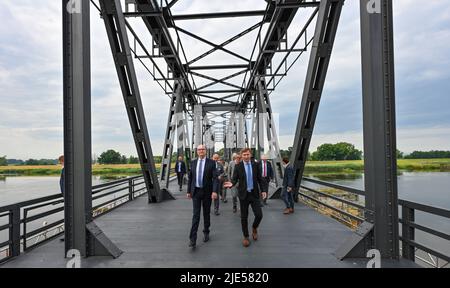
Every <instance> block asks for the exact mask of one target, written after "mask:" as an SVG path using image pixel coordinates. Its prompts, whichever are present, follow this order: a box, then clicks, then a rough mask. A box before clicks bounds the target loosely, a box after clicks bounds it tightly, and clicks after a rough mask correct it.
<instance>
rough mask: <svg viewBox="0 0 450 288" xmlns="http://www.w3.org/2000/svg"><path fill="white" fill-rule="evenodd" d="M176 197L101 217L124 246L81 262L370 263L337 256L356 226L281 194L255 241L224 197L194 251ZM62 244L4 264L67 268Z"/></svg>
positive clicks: (187, 206) (184, 209) (181, 201)
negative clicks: (292, 203)
mask: <svg viewBox="0 0 450 288" xmlns="http://www.w3.org/2000/svg"><path fill="white" fill-rule="evenodd" d="M175 196H176V197H177V200H176V201H167V202H164V203H163V204H156V205H153V204H151V205H148V204H147V201H146V200H147V199H146V198H145V197H142V198H140V199H136V200H135V201H133V202H130V203H128V204H126V205H124V206H123V207H121V208H119V209H117V210H115V211H112V212H111V213H109V214H106V215H104V216H102V217H100V218H98V219H97V220H96V223H97V224H98V226H99V227H100V228H101V229H102V230H103V231H104V232H105V234H106V235H107V236H108V237H110V239H111V240H112V241H113V242H114V243H115V244H116V245H117V246H118V247H119V248H120V249H121V250H123V251H124V253H123V254H122V255H121V256H120V257H119V258H118V259H115V260H114V259H112V258H110V257H91V258H88V259H83V262H82V267H170V268H172V267H173V268H176V267H184V268H206V267H207V268H221V267H233V268H246V267H258V268H264V267H271V268H280V267H341V268H345V267H355V268H356V267H365V263H366V260H345V261H339V260H337V259H336V258H335V257H334V256H333V255H332V253H333V252H334V251H335V250H336V249H337V248H338V247H339V246H340V244H342V243H343V242H344V241H345V240H346V239H347V238H348V236H350V234H351V233H352V232H351V231H350V230H349V229H347V228H346V227H345V226H344V225H342V224H340V223H338V222H337V221H335V220H333V219H330V218H328V217H326V216H323V215H320V214H319V213H317V212H316V211H314V210H313V209H311V208H309V207H306V206H304V205H300V204H299V205H298V207H297V209H296V213H295V214H293V215H290V216H285V215H283V214H282V209H283V203H282V201H280V200H269V205H268V206H266V207H265V208H263V213H264V219H263V221H262V224H261V227H260V231H259V232H260V240H258V241H257V242H252V245H251V246H250V247H249V248H243V247H242V245H241V240H242V238H241V235H242V234H241V228H240V219H239V212H238V213H237V214H233V213H232V204H231V203H230V201H228V203H226V204H224V203H220V204H221V215H220V216H214V215H211V217H212V218H211V222H212V225H211V241H210V242H208V243H206V244H205V243H203V242H201V239H202V237H201V236H202V235H201V227H202V225H203V224H202V223H201V224H200V229H199V239H198V240H199V241H198V243H197V249H196V250H194V251H192V250H191V249H189V248H188V233H189V229H190V225H191V215H192V205H191V202H190V201H189V200H187V199H186V198H185V195H184V194H179V193H177V194H175ZM252 217H253V216H252ZM252 217H251V219H250V220H252ZM63 251H64V244H63V242H60V241H59V240H54V241H51V242H50V243H47V244H44V245H42V246H40V247H37V248H36V249H33V250H32V251H29V252H27V253H25V254H22V255H21V256H19V257H18V258H16V259H14V260H12V261H10V262H8V263H6V264H4V265H3V267H65V266H66V259H64V258H63V254H64V252H63ZM383 265H384V266H388V267H407V266H410V265H413V263H412V262H411V263H409V262H406V263H405V262H403V261H401V262H396V261H394V262H388V263H383Z"/></svg>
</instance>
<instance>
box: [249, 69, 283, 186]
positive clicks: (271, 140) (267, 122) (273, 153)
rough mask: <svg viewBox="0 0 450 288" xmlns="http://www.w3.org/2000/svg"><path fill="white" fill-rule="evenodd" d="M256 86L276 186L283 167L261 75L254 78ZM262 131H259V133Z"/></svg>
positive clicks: (281, 176) (279, 184)
mask: <svg viewBox="0 0 450 288" xmlns="http://www.w3.org/2000/svg"><path fill="white" fill-rule="evenodd" d="M256 81H257V82H256V85H255V86H256V87H257V90H258V94H257V99H258V107H260V109H261V113H262V114H263V117H262V119H260V120H263V121H262V123H261V124H262V125H264V126H265V128H266V136H267V142H268V144H269V153H268V154H269V158H270V159H272V162H273V166H274V172H275V173H274V174H275V183H276V185H277V186H281V185H282V181H283V174H284V168H283V165H282V164H281V154H280V144H279V143H278V133H277V129H276V126H275V119H274V115H273V113H272V105H271V103H270V97H269V94H268V92H267V87H266V82H265V80H264V78H263V77H260V78H257V79H256ZM261 132H262V131H260V133H261Z"/></svg>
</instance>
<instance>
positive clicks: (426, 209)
mask: <svg viewBox="0 0 450 288" xmlns="http://www.w3.org/2000/svg"><path fill="white" fill-rule="evenodd" d="M305 182H309V183H313V184H316V185H319V186H324V187H327V188H333V189H336V190H339V191H344V192H347V193H349V194H353V195H358V196H364V194H365V193H364V191H362V190H358V189H355V188H352V187H347V186H342V185H338V184H334V183H329V182H325V181H320V180H317V179H312V178H306V177H305V178H303V182H302V185H301V186H300V188H301V189H300V191H299V195H300V196H301V197H302V198H303V199H302V200H303V201H304V202H305V203H306V204H308V205H311V206H313V207H314V208H319V209H320V208H321V207H325V208H326V209H329V210H331V211H333V212H334V213H336V214H331V215H330V216H332V217H333V218H335V219H337V220H339V221H340V222H344V224H347V225H348V226H350V227H352V228H356V226H357V225H359V224H360V223H362V222H363V221H364V220H365V219H364V215H365V213H367V212H369V213H370V212H371V211H370V210H368V209H366V208H365V206H364V205H361V204H359V203H356V202H353V201H351V200H347V199H344V198H341V197H337V196H335V195H332V194H330V193H329V192H326V191H325V192H324V191H319V190H318V189H313V188H311V187H307V186H305V185H303V183H305ZM306 192H309V193H310V194H312V195H308V194H306ZM313 195H314V196H316V197H314V196H313ZM320 198H326V199H331V200H333V201H336V202H340V203H342V204H345V205H347V206H350V207H353V208H355V209H357V210H359V215H354V214H351V213H349V212H347V211H345V210H344V209H342V208H337V207H336V206H335V205H332V204H330V203H326V202H324V201H322V200H321V199H320ZM399 207H401V208H402V210H401V211H402V216H401V218H400V219H399V223H400V225H401V231H402V233H401V236H400V241H401V254H402V257H403V258H405V259H408V260H411V261H414V262H420V264H423V265H424V266H430V267H434V268H444V267H449V265H450V264H449V263H450V256H448V255H445V254H444V253H443V252H440V251H438V250H439V249H436V248H431V247H427V246H426V245H424V244H422V243H418V242H417V240H416V237H415V234H416V233H415V232H416V230H418V231H421V232H423V233H426V234H428V235H432V236H434V237H437V238H439V239H441V240H444V241H450V235H449V234H447V233H444V232H442V231H437V230H435V229H432V228H430V227H425V226H423V225H420V224H418V223H416V222H415V214H416V211H420V212H422V213H427V214H429V215H434V216H439V217H442V218H445V219H450V210H446V209H442V208H437V207H432V206H427V205H423V204H419V203H414V202H411V201H406V200H401V199H399ZM326 214H329V213H326ZM348 220H353V221H356V222H349V221H348ZM355 224H357V225H356V226H355ZM449 244H450V242H449ZM448 247H450V246H448Z"/></svg>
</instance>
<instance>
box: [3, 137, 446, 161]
mask: <svg viewBox="0 0 450 288" xmlns="http://www.w3.org/2000/svg"><path fill="white" fill-rule="evenodd" d="M291 153H292V147H290V148H289V149H288V150H281V151H280V154H281V157H282V158H283V157H288V158H289V157H290V156H291ZM176 157H177V154H176V153H174V154H173V155H172V160H173V161H175V159H176ZM362 158H363V152H362V151H361V150H358V149H357V148H355V145H353V144H350V143H346V142H341V143H337V144H322V145H320V146H319V147H317V150H316V151H314V152H313V153H308V158H307V159H308V160H310V161H345V160H361V159H362ZM397 158H398V159H444V158H450V151H438V150H433V151H414V152H412V153H410V154H405V153H403V152H401V151H399V150H397ZM154 161H155V163H161V161H162V157H161V156H154ZM92 163H94V164H95V163H98V164H139V158H138V157H136V156H129V157H127V156H125V155H122V154H121V153H120V152H117V151H115V150H113V149H110V150H107V151H105V152H103V153H102V154H100V156H99V157H94V159H93V160H92ZM56 164H58V160H57V159H28V160H25V161H23V160H17V159H7V157H6V156H2V157H0V166H7V165H25V166H39V165H56Z"/></svg>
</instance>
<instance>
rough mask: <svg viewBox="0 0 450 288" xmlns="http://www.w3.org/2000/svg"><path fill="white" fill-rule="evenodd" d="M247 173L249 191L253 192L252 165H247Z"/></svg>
mask: <svg viewBox="0 0 450 288" xmlns="http://www.w3.org/2000/svg"><path fill="white" fill-rule="evenodd" d="M245 170H246V171H245V172H246V174H247V191H248V192H252V190H253V174H252V165H251V163H250V162H249V163H246V164H245Z"/></svg>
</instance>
